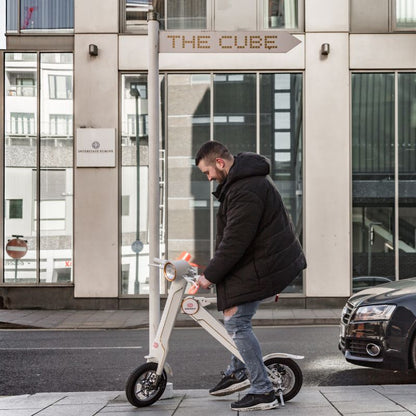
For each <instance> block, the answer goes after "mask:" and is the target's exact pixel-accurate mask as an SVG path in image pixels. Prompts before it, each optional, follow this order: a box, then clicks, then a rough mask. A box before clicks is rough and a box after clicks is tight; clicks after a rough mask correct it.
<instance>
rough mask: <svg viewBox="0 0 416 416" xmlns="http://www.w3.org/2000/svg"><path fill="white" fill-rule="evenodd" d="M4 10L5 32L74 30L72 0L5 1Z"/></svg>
mask: <svg viewBox="0 0 416 416" xmlns="http://www.w3.org/2000/svg"><path fill="white" fill-rule="evenodd" d="M6 10H7V15H6V19H7V23H6V26H7V31H17V30H20V31H31V30H72V29H73V28H74V0H6ZM19 10H20V16H19Z"/></svg>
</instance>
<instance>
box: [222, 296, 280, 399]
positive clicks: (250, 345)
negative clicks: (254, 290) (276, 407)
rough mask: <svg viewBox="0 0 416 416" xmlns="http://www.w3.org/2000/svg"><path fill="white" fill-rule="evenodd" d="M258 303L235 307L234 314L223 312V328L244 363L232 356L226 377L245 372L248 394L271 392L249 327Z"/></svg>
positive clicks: (255, 339) (258, 347)
mask: <svg viewBox="0 0 416 416" xmlns="http://www.w3.org/2000/svg"><path fill="white" fill-rule="evenodd" d="M259 304H260V302H257V301H256V302H249V303H244V304H242V305H238V306H237V307H236V312H235V313H234V314H233V315H232V316H230V313H229V312H227V311H224V312H225V313H224V326H225V329H226V330H227V332H228V334H229V335H230V336H231V338H232V339H233V340H234V342H235V344H236V346H237V349H238V352H239V353H240V354H241V356H242V358H243V360H244V363H245V364H244V363H243V362H241V360H239V359H238V358H237V357H235V356H234V355H232V357H231V363H230V365H229V366H228V368H227V371H226V373H225V374H226V375H230V374H232V373H236V375H237V377H239V376H240V375H241V374H242V373H243V372H245V371H246V370H247V371H248V378H249V379H250V383H251V387H250V389H249V390H248V393H249V394H264V393H269V392H270V391H272V390H273V385H272V383H271V382H270V380H269V378H268V376H267V371H266V367H265V366H264V364H263V358H262V354H261V348H260V344H259V341H258V340H257V338H256V336H255V335H254V332H253V328H252V326H251V318H252V317H253V315H254V314H255V313H256V311H257V308H258V306H259Z"/></svg>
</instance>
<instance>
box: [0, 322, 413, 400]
mask: <svg viewBox="0 0 416 416" xmlns="http://www.w3.org/2000/svg"><path fill="white" fill-rule="evenodd" d="M255 332H256V334H257V336H258V338H259V340H260V342H261V345H262V348H263V353H264V354H266V353H270V352H276V351H279V352H288V353H293V354H300V355H304V356H305V359H304V360H299V361H298V364H299V365H300V367H301V368H302V371H303V375H304V385H309V386H313V385H314V386H316V385H325V386H333V385H366V384H401V383H406V384H413V383H415V384H416V375H415V373H409V374H403V373H398V372H390V371H382V370H374V369H370V368H364V367H357V366H354V365H352V364H349V363H347V362H346V361H345V360H344V358H343V357H342V355H341V354H340V352H339V351H338V348H337V340H338V327H337V326H305V327H300V326H296V327H261V328H256V330H255ZM147 352H148V332H147V330H118V331H117V330H114V331H113V330H108V331H35V330H33V331H32V330H22V331H17V330H10V331H9V330H4V331H0V374H1V377H0V395H16V394H26V393H36V392H53V391H59V392H65V391H100V390H124V386H125V382H126V380H127V377H128V375H129V374H130V372H131V371H133V370H134V369H135V368H136V367H137V366H139V365H141V364H143V363H144V362H145V360H144V358H143V357H144V356H145V355H146V354H147ZM228 359H229V353H228V351H226V350H225V349H224V348H223V347H222V346H221V345H220V344H218V342H217V341H216V340H214V339H213V338H212V337H210V335H209V334H207V333H206V332H205V331H203V330H202V329H199V328H188V329H175V330H174V331H173V335H172V338H171V342H170V351H169V356H168V362H169V364H170V365H171V367H172V369H173V372H174V376H173V377H168V380H169V381H171V382H172V383H173V387H174V389H200V388H202V389H205V388H210V387H212V386H213V385H214V384H216V382H217V381H218V379H219V377H220V371H221V370H223V369H224V368H225V367H226V365H227V363H228Z"/></svg>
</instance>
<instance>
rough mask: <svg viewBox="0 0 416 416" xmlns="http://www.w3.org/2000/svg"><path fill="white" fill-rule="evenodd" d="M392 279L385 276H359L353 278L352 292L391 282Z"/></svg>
mask: <svg viewBox="0 0 416 416" xmlns="http://www.w3.org/2000/svg"><path fill="white" fill-rule="evenodd" d="M391 281H392V279H389V278H388V277H383V276H357V277H353V278H352V293H357V292H359V291H360V290H363V289H367V288H368V287H373V286H377V285H382V284H383V283H390V282H391Z"/></svg>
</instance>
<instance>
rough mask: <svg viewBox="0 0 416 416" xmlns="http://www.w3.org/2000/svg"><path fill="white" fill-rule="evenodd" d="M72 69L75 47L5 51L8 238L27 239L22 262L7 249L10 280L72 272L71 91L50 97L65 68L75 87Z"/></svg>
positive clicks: (62, 277)
mask: <svg viewBox="0 0 416 416" xmlns="http://www.w3.org/2000/svg"><path fill="white" fill-rule="evenodd" d="M72 72H73V64H72V54H70V53H66V54H60V53H44V54H39V55H38V54H36V53H32V54H28V53H25V54H22V53H6V54H5V68H4V81H5V87H6V88H5V123H4V125H5V144H4V155H5V168H4V169H5V170H4V178H5V182H4V183H5V186H4V193H5V196H4V198H5V200H6V201H7V205H8V206H7V207H6V210H5V219H4V233H5V235H4V238H5V241H7V240H8V239H9V238H10V237H11V236H12V235H22V236H23V238H24V239H25V240H27V242H28V252H27V254H26V255H25V256H24V257H23V258H22V259H21V260H20V261H19V262H18V264H17V268H15V267H16V264H15V263H14V262H13V261H12V260H11V259H10V258H9V256H8V255H7V253H4V259H5V264H4V281H5V282H14V283H43V282H45V283H54V282H61V283H62V282H69V281H71V280H72V228H73V227H72V175H73V169H72V167H73V160H72V155H73V132H72V131H73V128H72V117H73V116H72V111H73V110H72V108H73V103H72V94H71V96H67V97H65V98H64V97H62V99H61V101H60V102H59V103H55V104H54V105H52V103H51V97H50V95H49V87H48V79H50V77H54V76H58V77H59V76H63V77H65V79H67V80H71V88H70V90H71V91H72ZM38 77H39V79H40V80H41V83H40V84H41V85H45V86H46V87H45V88H39V85H37V81H36V80H37V79H38ZM38 96H39V97H40V100H39V103H38V99H37V97H38ZM15 109H19V112H17V111H15ZM52 109H53V110H54V111H55V110H58V111H59V114H52ZM38 114H40V125H39V126H38V125H37V119H38ZM38 191H40V193H39V196H38ZM38 213H40V214H39V215H38Z"/></svg>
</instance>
